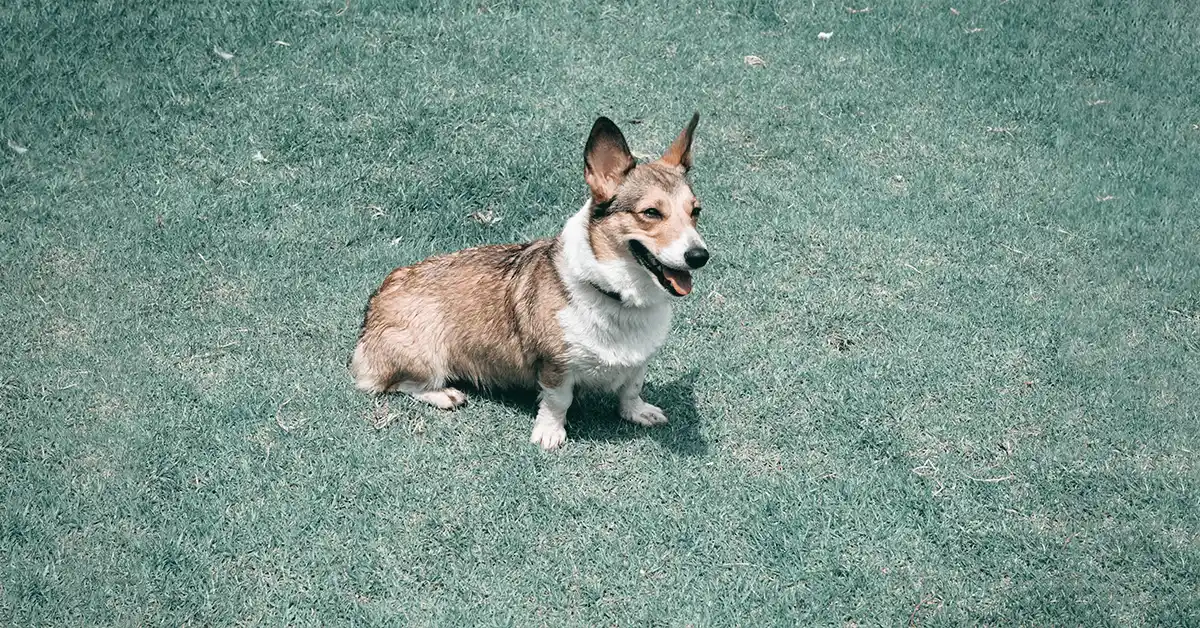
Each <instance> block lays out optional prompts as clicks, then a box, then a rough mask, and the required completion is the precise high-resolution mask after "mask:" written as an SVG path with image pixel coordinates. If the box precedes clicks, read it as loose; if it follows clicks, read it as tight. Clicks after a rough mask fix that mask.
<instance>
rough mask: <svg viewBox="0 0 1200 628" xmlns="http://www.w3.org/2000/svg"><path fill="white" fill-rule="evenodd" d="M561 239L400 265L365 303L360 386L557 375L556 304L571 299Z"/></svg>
mask: <svg viewBox="0 0 1200 628" xmlns="http://www.w3.org/2000/svg"><path fill="white" fill-rule="evenodd" d="M558 246H559V245H558V242H557V241H556V240H537V241H534V242H531V243H528V244H509V245H499V246H482V247H477V248H472V249H466V250H464V251H459V252H457V253H451V254H449V255H443V256H438V257H433V258H430V259H427V260H425V261H423V262H420V263H418V264H414V265H412V266H406V267H403V268H397V269H396V270H393V271H392V272H391V274H389V275H388V276H387V278H386V279H385V280H384V281H383V285H382V286H381V287H380V288H379V292H378V293H376V294H375V296H373V297H372V298H371V300H370V302H369V303H368V304H367V312H366V315H365V316H364V319H363V327H362V332H361V334H360V335H359V341H358V346H357V347H356V348H355V351H354V356H353V358H352V360H351V365H350V368H351V374H352V375H353V376H354V378H355V381H356V383H357V384H358V386H359V388H362V389H364V390H368V391H371V392H384V391H388V390H393V389H395V388H396V387H397V386H398V385H399V384H403V383H405V382H411V383H415V384H419V385H421V386H422V387H423V388H425V389H429V390H436V389H438V388H441V387H443V386H445V385H446V384H447V383H449V382H452V381H469V382H471V383H473V384H475V385H479V386H488V385H499V386H504V385H511V386H525V387H531V386H533V385H534V384H535V383H539V382H538V374H539V373H542V380H543V381H542V382H541V383H543V384H548V385H556V384H557V383H558V382H557V381H554V380H556V379H557V378H561V376H562V372H563V369H565V364H564V363H563V359H562V358H563V352H564V350H565V346H564V344H563V338H562V330H561V328H560V327H559V325H558V322H557V320H556V319H555V317H554V314H555V312H557V311H558V310H560V309H562V308H563V307H564V306H565V305H566V301H567V294H566V290H565V288H564V287H563V285H562V282H561V280H560V279H559V278H558V273H557V271H556V270H555V260H556V258H557V256H558V255H559V250H558ZM546 380H550V381H546Z"/></svg>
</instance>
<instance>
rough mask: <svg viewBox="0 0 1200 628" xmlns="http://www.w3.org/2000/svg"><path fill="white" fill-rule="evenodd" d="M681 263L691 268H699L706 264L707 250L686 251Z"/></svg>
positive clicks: (697, 248)
mask: <svg viewBox="0 0 1200 628" xmlns="http://www.w3.org/2000/svg"><path fill="white" fill-rule="evenodd" d="M683 261H685V262H687V265H688V266H690V267H692V268H700V267H701V266H703V265H705V264H707V263H708V249H706V248H702V247H695V248H691V249H688V250H687V252H686V253H684V254H683Z"/></svg>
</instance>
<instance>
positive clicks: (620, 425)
mask: <svg viewBox="0 0 1200 628" xmlns="http://www.w3.org/2000/svg"><path fill="white" fill-rule="evenodd" d="M695 384H696V371H691V372H689V373H687V374H686V375H684V376H683V377H680V378H679V379H676V380H675V381H673V382H670V383H667V384H657V383H654V382H650V381H648V382H646V386H645V388H644V389H643V390H642V398H643V399H645V400H646V401H647V402H648V403H652V404H654V405H656V406H658V407H660V408H662V410H663V413H665V414H666V415H667V419H668V420H669V421H670V423H668V424H667V425H661V426H658V427H643V426H641V425H635V424H633V423H630V422H628V421H623V420H621V418H620V417H619V416H618V415H617V400H616V396H615V395H612V394H607V393H598V392H592V391H577V393H576V396H575V403H574V404H572V405H571V411H570V412H569V413H568V414H567V441H568V443H569V442H570V441H572V440H579V441H594V442H624V441H631V440H635V439H641V438H652V439H654V440H655V441H657V442H658V443H659V444H660V445H662V446H663V447H665V448H667V449H669V450H671V451H672V452H674V453H677V454H679V455H682V456H704V455H707V454H708V441H706V440H704V437H703V436H701V435H700V415H699V413H698V412H697V411H696V395H695V391H694V388H695ZM472 392H473V393H475V394H477V395H478V394H480V393H479V392H478V391H472ZM483 396H484V397H485V398H487V399H490V400H492V401H495V402H498V403H502V404H504V405H506V406H509V407H512V408H514V409H517V410H519V411H521V412H526V413H529V419H530V425H532V422H533V417H534V413H535V412H536V411H537V404H538V400H537V393H535V392H533V391H523V390H510V391H494V392H490V393H484V394H483Z"/></svg>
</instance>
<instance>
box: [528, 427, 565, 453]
mask: <svg viewBox="0 0 1200 628" xmlns="http://www.w3.org/2000/svg"><path fill="white" fill-rule="evenodd" d="M566 440H567V429H566V428H565V427H563V425H562V424H561V423H555V422H552V421H537V422H536V423H534V424H533V433H532V434H530V435H529V442H531V443H535V444H538V445H541V446H542V449H545V450H546V451H550V450H551V449H555V448H557V447H558V446H559V445H562V444H563V443H564V442H566Z"/></svg>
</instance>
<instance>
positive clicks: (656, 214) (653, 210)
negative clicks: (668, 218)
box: [642, 207, 663, 220]
mask: <svg viewBox="0 0 1200 628" xmlns="http://www.w3.org/2000/svg"><path fill="white" fill-rule="evenodd" d="M642 215H643V216H645V217H647V218H653V219H654V220H658V219H659V218H662V217H663V215H662V212H660V211H658V208H657V207H648V208H646V209H643V210H642Z"/></svg>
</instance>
